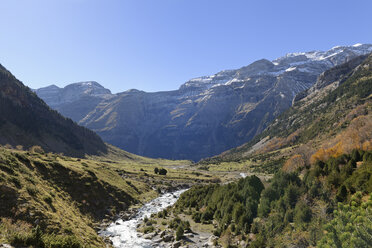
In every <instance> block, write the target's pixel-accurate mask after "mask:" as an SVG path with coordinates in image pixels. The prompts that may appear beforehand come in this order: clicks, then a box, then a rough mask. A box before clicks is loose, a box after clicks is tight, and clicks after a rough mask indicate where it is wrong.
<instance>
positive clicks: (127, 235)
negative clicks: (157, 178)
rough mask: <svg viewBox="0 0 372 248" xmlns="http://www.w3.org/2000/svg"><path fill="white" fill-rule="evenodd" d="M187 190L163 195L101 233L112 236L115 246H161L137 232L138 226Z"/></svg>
mask: <svg viewBox="0 0 372 248" xmlns="http://www.w3.org/2000/svg"><path fill="white" fill-rule="evenodd" d="M185 191H186V189H183V190H178V191H175V192H172V193H165V194H163V195H161V196H160V197H158V198H156V199H154V200H152V201H150V202H148V203H146V204H145V205H143V206H142V207H141V208H140V209H138V212H137V215H136V216H135V217H133V218H132V219H130V220H127V221H123V220H121V219H118V220H116V221H115V222H114V223H112V224H111V225H109V226H108V227H107V228H106V230H104V231H102V232H101V235H103V236H108V237H110V240H111V241H112V243H113V246H114V247H117V248H124V247H125V248H130V247H133V248H151V247H155V246H156V247H159V244H156V245H155V244H154V243H153V242H152V241H151V240H148V239H144V238H142V237H141V235H140V234H139V233H138V232H137V226H138V224H140V223H141V222H142V221H143V219H144V218H145V217H148V218H149V217H150V216H151V214H153V213H158V212H160V211H162V210H163V209H165V208H167V207H169V206H172V205H173V204H175V203H176V201H177V199H178V198H179V196H180V195H181V194H182V193H183V192H185Z"/></svg>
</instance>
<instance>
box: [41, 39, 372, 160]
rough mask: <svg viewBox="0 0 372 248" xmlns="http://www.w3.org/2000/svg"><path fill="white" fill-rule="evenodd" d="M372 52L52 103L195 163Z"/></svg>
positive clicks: (130, 142) (243, 138)
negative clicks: (157, 89)
mask: <svg viewBox="0 0 372 248" xmlns="http://www.w3.org/2000/svg"><path fill="white" fill-rule="evenodd" d="M371 51H372V45H369V44H364V45H357V46H355V45H354V46H343V47H341V46H338V47H334V48H332V49H330V50H328V51H325V52H321V51H312V52H306V53H290V54H287V55H285V56H283V57H280V58H278V59H275V60H273V61H269V60H265V59H262V60H258V61H256V62H253V63H252V64H250V65H248V66H244V67H241V68H240V69H236V70H224V71H221V72H218V73H216V74H214V75H212V76H203V77H198V78H194V79H191V80H189V81H187V82H185V83H184V84H182V85H181V86H180V87H179V89H178V90H173V91H163V92H152V93H147V92H144V91H138V90H130V91H125V92H122V93H117V94H114V95H113V94H111V95H109V97H107V98H104V99H102V98H99V97H97V96H92V95H84V96H83V97H81V98H80V99H78V100H76V101H74V102H65V103H63V104H61V105H59V106H56V107H54V108H55V109H56V110H58V111H59V112H61V113H62V114H63V115H65V116H68V117H71V118H72V119H73V120H75V121H76V122H78V123H79V124H81V125H83V126H86V127H88V128H90V129H92V130H94V131H95V132H97V133H98V134H99V135H100V136H101V137H102V138H103V139H104V140H105V141H106V142H108V143H111V144H113V145H116V146H118V147H120V148H122V149H124V150H128V151H129V152H132V153H135V154H139V155H144V156H149V157H163V158H170V159H192V160H195V161H197V160H199V159H201V158H205V157H209V156H213V155H217V154H219V153H221V152H223V151H225V150H228V149H231V148H233V147H236V146H239V145H241V144H243V143H245V142H247V141H249V140H250V139H252V138H253V137H254V136H255V135H257V134H259V133H261V132H262V131H263V130H264V129H265V128H266V127H267V125H268V124H269V123H270V122H271V121H272V120H273V119H274V118H275V117H276V116H278V115H279V114H280V113H282V112H283V111H284V110H286V109H287V108H289V107H290V106H291V105H292V100H293V98H294V97H295V96H296V95H297V94H298V93H299V92H302V91H304V90H306V89H308V88H310V87H311V86H312V85H313V84H314V83H315V81H316V79H317V77H318V76H319V75H320V74H321V73H322V72H324V71H326V70H327V69H330V68H331V67H334V66H336V65H339V64H342V63H344V62H347V61H349V60H351V59H353V58H355V57H357V56H359V55H362V54H366V53H368V52H371ZM36 92H37V91H36ZM41 97H42V98H43V96H41ZM44 99H45V100H46V102H47V103H48V101H47V99H46V98H45V97H44Z"/></svg>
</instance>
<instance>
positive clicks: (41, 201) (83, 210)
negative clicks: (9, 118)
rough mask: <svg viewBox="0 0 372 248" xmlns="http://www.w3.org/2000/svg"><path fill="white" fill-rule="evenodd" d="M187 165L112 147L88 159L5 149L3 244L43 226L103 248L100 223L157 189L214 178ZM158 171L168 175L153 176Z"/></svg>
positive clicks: (0, 161)
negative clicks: (165, 171) (163, 169)
mask: <svg viewBox="0 0 372 248" xmlns="http://www.w3.org/2000/svg"><path fill="white" fill-rule="evenodd" d="M188 163H189V162H188V161H169V160H161V159H159V160H157V159H148V158H143V157H140V156H136V155H133V154H130V153H126V152H124V151H122V150H120V149H117V148H114V147H111V146H109V155H106V156H104V157H99V156H92V157H89V158H87V159H80V158H71V157H66V156H62V155H57V154H52V153H44V152H40V151H39V152H38V153H37V152H29V151H17V150H12V149H6V148H4V147H1V148H0V200H1V203H2V204H1V206H0V218H2V221H1V223H2V224H1V225H0V243H1V242H10V241H12V240H13V241H14V237H16V236H17V235H19V234H22V233H23V234H27V233H30V232H31V229H32V228H33V227H35V226H36V225H39V226H40V227H41V230H43V232H44V233H46V234H51V233H56V234H62V235H64V236H66V235H70V234H71V235H72V236H74V237H75V238H76V239H77V240H78V241H79V242H81V243H82V244H84V245H85V246H87V247H89V246H90V247H103V246H104V244H103V242H102V239H101V238H100V237H98V235H97V233H96V231H95V230H94V227H95V226H97V225H98V224H99V222H100V221H101V220H102V219H104V218H109V217H111V216H114V215H115V214H118V213H119V211H122V210H125V209H127V208H128V207H129V206H131V205H134V204H140V203H141V202H145V201H147V200H149V199H151V198H153V197H155V196H156V195H157V194H158V193H157V191H156V190H153V188H167V187H171V186H172V185H173V186H174V185H175V184H177V183H179V184H184V183H189V184H192V183H195V182H196V181H199V182H200V181H203V180H206V181H210V180H213V178H212V177H211V176H209V175H206V174H203V173H195V172H193V171H190V170H187V168H180V166H181V167H183V166H184V165H188ZM155 167H158V168H167V170H168V174H167V175H166V176H161V175H156V174H154V168H155ZM17 221H18V222H17Z"/></svg>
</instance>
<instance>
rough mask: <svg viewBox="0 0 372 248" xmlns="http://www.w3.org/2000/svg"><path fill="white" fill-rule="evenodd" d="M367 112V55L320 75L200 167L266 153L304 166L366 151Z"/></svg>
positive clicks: (370, 102)
mask: <svg viewBox="0 0 372 248" xmlns="http://www.w3.org/2000/svg"><path fill="white" fill-rule="evenodd" d="M371 110H372V55H369V56H367V55H362V56H359V57H356V58H354V59H352V60H350V61H348V62H347V63H344V64H341V65H339V66H336V67H333V68H331V69H330V70H327V71H325V72H324V73H322V74H321V75H320V76H319V78H318V80H317V82H316V83H315V84H314V85H313V86H312V87H310V88H309V89H308V90H306V91H304V92H301V93H300V94H298V95H297V96H296V97H295V98H294V101H293V106H292V107H291V108H289V109H288V110H287V111H285V112H284V113H283V114H281V115H280V116H278V117H277V118H276V119H275V120H274V121H273V122H272V123H271V124H270V125H269V126H268V127H267V129H266V130H265V131H263V132H262V133H261V134H260V135H258V136H256V137H255V138H254V139H253V140H251V141H250V142H248V143H246V144H244V145H242V146H240V147H237V148H234V149H231V150H229V151H226V152H224V153H222V154H220V155H218V156H216V157H214V158H211V159H207V160H205V161H203V163H216V162H218V163H220V162H221V161H245V160H251V159H253V160H257V158H258V157H261V155H262V154H271V155H268V156H266V157H270V156H271V157H273V158H272V159H271V160H274V161H275V159H277V158H278V157H286V158H287V159H288V158H289V162H287V167H291V166H290V164H291V161H290V160H291V158H292V159H293V158H294V157H296V158H297V160H301V161H303V162H304V163H310V162H311V161H312V160H316V159H320V158H323V160H325V158H328V157H334V156H338V155H339V154H342V153H344V154H348V153H351V152H352V150H353V149H364V150H368V149H372V143H371V141H372V112H371ZM269 160H270V159H269ZM283 161H284V160H283ZM261 162H262V161H261ZM292 162H293V161H292Z"/></svg>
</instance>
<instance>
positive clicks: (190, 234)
mask: <svg viewBox="0 0 372 248" xmlns="http://www.w3.org/2000/svg"><path fill="white" fill-rule="evenodd" d="M183 236H185V237H186V238H193V237H194V234H193V233H185V234H184V235H183Z"/></svg>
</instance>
